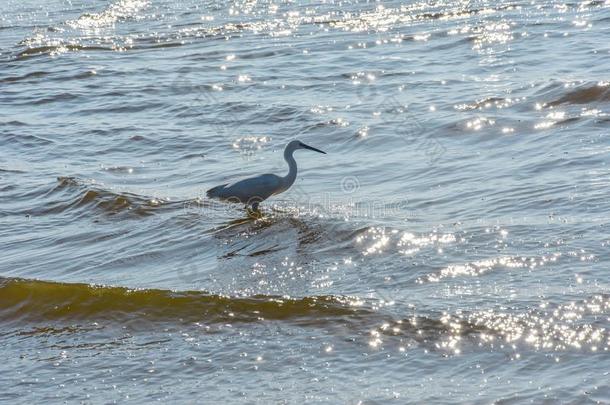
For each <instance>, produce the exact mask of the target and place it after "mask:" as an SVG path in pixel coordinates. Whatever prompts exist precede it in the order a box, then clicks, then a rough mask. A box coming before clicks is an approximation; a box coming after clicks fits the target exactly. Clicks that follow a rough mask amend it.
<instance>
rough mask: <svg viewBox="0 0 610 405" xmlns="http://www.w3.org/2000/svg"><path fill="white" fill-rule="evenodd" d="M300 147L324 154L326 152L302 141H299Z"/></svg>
mask: <svg viewBox="0 0 610 405" xmlns="http://www.w3.org/2000/svg"><path fill="white" fill-rule="evenodd" d="M301 147H302V148H304V149H309V150H313V151H314V152H318V153H324V154H325V155H326V152H324V151H321V150H320V149H316V148H314V147H313V146H309V145H305V144H304V143H303V142H301Z"/></svg>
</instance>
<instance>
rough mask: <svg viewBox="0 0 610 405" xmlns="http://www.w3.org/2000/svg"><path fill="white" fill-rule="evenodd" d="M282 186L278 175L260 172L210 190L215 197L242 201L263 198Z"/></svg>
mask: <svg viewBox="0 0 610 405" xmlns="http://www.w3.org/2000/svg"><path fill="white" fill-rule="evenodd" d="M281 186H282V183H281V179H280V177H278V176H276V175H275V174H262V175H260V176H256V177H249V178H247V179H243V180H238V181H236V182H235V183H231V184H227V185H224V186H218V187H214V188H213V189H211V190H210V191H214V192H213V194H214V196H216V197H220V198H223V199H231V198H234V199H238V200H240V201H241V202H243V203H246V202H248V201H251V200H253V199H256V200H260V201H262V200H265V199H267V198H269V197H270V196H272V195H273V194H274V193H275V192H277V191H278V190H279V189H280V188H281Z"/></svg>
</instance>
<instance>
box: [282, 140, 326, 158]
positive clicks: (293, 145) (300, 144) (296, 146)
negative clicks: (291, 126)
mask: <svg viewBox="0 0 610 405" xmlns="http://www.w3.org/2000/svg"><path fill="white" fill-rule="evenodd" d="M297 149H309V150H313V151H314V152H318V153H323V154H325V155H326V152H324V151H321V150H320V149H316V148H314V147H313V146H309V145H305V144H304V143H303V142H301V141H299V140H294V141H292V142H290V143H289V144H288V145H286V151H294V150H297Z"/></svg>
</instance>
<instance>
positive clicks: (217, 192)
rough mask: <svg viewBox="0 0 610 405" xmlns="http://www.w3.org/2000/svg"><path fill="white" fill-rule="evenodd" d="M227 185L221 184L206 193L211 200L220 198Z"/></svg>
mask: <svg viewBox="0 0 610 405" xmlns="http://www.w3.org/2000/svg"><path fill="white" fill-rule="evenodd" d="M225 186H226V184H221V185H220V186H216V187H213V188H211V189H209V190H208V191H206V192H205V195H207V196H208V197H209V198H214V197H220V190H222V189H223V188H225Z"/></svg>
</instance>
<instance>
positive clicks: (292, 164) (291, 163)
mask: <svg viewBox="0 0 610 405" xmlns="http://www.w3.org/2000/svg"><path fill="white" fill-rule="evenodd" d="M293 152H294V150H293V149H288V148H286V150H284V160H285V161H286V163H288V174H287V175H286V176H284V177H283V183H284V184H282V186H283V187H282V188H283V189H284V190H287V189H289V188H290V186H292V183H294V181H295V180H296V178H297V162H296V160H294V156H292V153H293Z"/></svg>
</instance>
